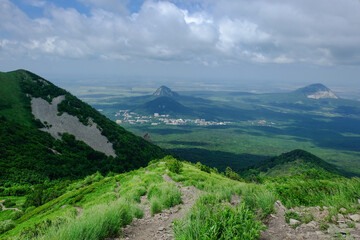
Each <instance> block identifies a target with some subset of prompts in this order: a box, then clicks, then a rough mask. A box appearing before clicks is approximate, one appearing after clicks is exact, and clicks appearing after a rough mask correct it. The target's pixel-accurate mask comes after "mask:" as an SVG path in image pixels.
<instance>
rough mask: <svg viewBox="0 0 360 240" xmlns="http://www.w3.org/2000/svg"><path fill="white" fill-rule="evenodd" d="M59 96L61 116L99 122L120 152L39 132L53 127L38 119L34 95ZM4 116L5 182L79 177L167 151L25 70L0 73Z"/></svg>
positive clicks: (0, 177)
mask: <svg viewBox="0 0 360 240" xmlns="http://www.w3.org/2000/svg"><path fill="white" fill-rule="evenodd" d="M58 96H64V98H65V99H64V100H63V101H62V102H61V103H60V104H59V105H58V111H59V113H58V115H61V114H64V113H68V114H70V115H72V116H76V117H77V118H78V119H79V121H80V122H81V123H82V124H84V125H85V126H86V125H88V124H89V122H94V123H96V124H97V128H98V129H99V130H100V131H101V134H102V135H103V136H105V137H106V138H107V139H108V141H109V142H110V143H112V146H113V149H114V152H115V154H116V156H107V155H105V154H104V153H102V152H99V151H95V150H94V149H93V148H91V147H89V146H88V145H87V144H85V143H84V142H82V141H78V140H76V138H75V137H74V136H73V135H71V134H66V133H64V134H62V136H61V139H55V138H53V137H52V136H51V135H50V134H49V133H47V132H44V131H40V130H39V128H44V127H46V128H49V127H51V126H47V123H46V122H41V121H39V120H37V119H35V118H34V116H33V114H32V112H31V98H42V99H44V100H46V101H47V102H48V103H51V101H52V100H53V99H54V98H55V97H58ZM0 117H1V120H0V121H1V124H0V183H1V184H4V183H7V184H10V185H11V184H12V183H39V182H44V181H45V180H54V179H59V178H79V177H83V176H86V175H89V174H91V173H94V172H96V171H100V172H102V173H103V174H104V173H107V172H109V171H115V172H123V171H128V170H131V169H135V168H138V167H141V166H145V165H146V164H147V163H148V162H149V161H150V160H152V159H155V158H159V157H162V156H164V155H165V153H164V151H163V150H162V149H160V148H159V147H157V146H156V145H153V144H151V143H149V142H147V141H145V140H143V139H142V138H140V137H137V136H135V135H133V134H132V133H130V132H128V131H126V130H125V129H123V128H122V127H120V126H118V125H117V124H116V123H114V122H113V121H111V120H109V119H107V118H106V117H105V116H103V115H101V114H100V113H99V112H98V111H96V110H95V109H93V108H92V107H91V106H89V105H88V104H86V103H84V102H82V101H81V100H79V99H77V98H76V97H74V96H72V95H71V94H70V93H68V92H67V91H65V90H64V89H61V88H58V87H57V86H55V85H53V84H52V83H50V82H49V81H46V80H45V79H43V78H41V77H40V76H37V75H36V74H33V73H31V72H28V71H25V70H17V71H13V72H8V73H0ZM90 119H91V121H90Z"/></svg>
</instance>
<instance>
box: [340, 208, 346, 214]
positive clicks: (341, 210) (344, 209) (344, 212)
mask: <svg viewBox="0 0 360 240" xmlns="http://www.w3.org/2000/svg"><path fill="white" fill-rule="evenodd" d="M339 212H340V213H342V214H346V213H347V210H346V208H343V207H342V208H340V209H339Z"/></svg>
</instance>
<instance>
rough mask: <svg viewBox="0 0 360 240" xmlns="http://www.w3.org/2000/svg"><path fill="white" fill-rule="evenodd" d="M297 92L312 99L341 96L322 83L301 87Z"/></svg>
mask: <svg viewBox="0 0 360 240" xmlns="http://www.w3.org/2000/svg"><path fill="white" fill-rule="evenodd" d="M295 93H298V94H302V95H304V96H305V97H307V98H312V99H322V98H334V99H337V98H339V97H338V96H336V95H335V94H334V93H333V92H332V91H331V89H329V88H328V87H326V86H324V85H323V84H321V83H316V84H311V85H309V86H306V87H303V88H299V89H297V90H296V91H295Z"/></svg>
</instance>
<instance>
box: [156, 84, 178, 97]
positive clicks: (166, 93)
mask: <svg viewBox="0 0 360 240" xmlns="http://www.w3.org/2000/svg"><path fill="white" fill-rule="evenodd" d="M153 95H154V96H161V97H177V96H179V94H178V93H176V92H173V91H171V89H170V88H168V87H166V86H161V87H159V88H158V89H157V90H156V91H155V92H154V93H153Z"/></svg>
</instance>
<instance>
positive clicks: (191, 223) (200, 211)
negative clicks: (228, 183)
mask: <svg viewBox="0 0 360 240" xmlns="http://www.w3.org/2000/svg"><path fill="white" fill-rule="evenodd" d="M261 229H262V224H261V222H259V221H256V220H255V217H254V214H253V212H252V211H251V210H249V209H248V208H247V207H246V206H245V204H244V203H242V204H240V205H239V206H237V207H235V208H232V207H230V206H228V205H226V204H222V203H220V202H219V199H218V198H217V197H216V196H214V195H204V196H202V197H200V198H199V199H198V200H197V202H196V204H195V205H194V207H193V208H192V209H191V211H190V212H189V214H188V215H187V217H186V218H185V219H184V220H179V221H176V222H175V225H174V233H175V239H177V240H187V239H206V240H210V239H211V240H215V239H244V240H245V239H246V240H251V239H258V238H259V237H260V230H261Z"/></svg>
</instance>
